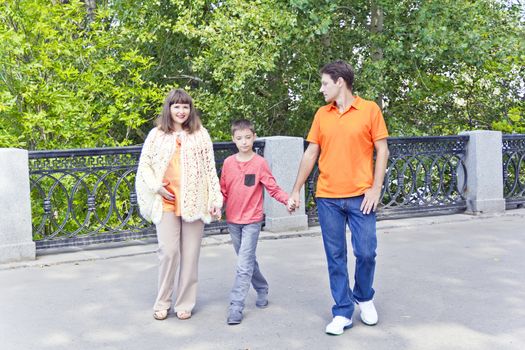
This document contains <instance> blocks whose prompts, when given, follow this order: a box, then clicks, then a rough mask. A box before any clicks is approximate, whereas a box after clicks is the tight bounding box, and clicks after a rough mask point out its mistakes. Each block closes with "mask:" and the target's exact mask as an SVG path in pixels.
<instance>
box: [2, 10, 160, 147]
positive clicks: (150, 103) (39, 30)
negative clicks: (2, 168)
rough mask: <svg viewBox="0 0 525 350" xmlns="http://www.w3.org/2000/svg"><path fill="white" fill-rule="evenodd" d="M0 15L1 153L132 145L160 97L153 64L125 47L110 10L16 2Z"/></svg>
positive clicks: (137, 52)
mask: <svg viewBox="0 0 525 350" xmlns="http://www.w3.org/2000/svg"><path fill="white" fill-rule="evenodd" d="M1 6H2V11H1V12H0V79H1V82H2V84H1V85H0V120H1V123H0V146H10V147H13V146H14V147H25V148H29V149H38V148H48V149H49V148H71V147H94V146H102V145H126V144H129V143H130V142H132V141H133V142H134V141H135V140H136V139H137V138H139V137H137V134H136V133H137V132H141V129H140V126H141V125H142V124H144V123H145V122H147V121H148V117H149V115H150V114H151V112H152V111H154V110H156V109H157V106H156V103H157V101H158V100H159V98H160V97H159V96H161V93H160V89H159V87H158V86H157V85H156V84H155V83H153V82H149V81H145V80H144V79H143V77H142V73H143V72H144V71H145V70H147V69H150V68H151V67H152V65H153V61H152V59H151V57H148V56H144V55H142V53H141V52H139V51H138V50H136V49H134V48H133V47H130V46H129V45H128V43H127V42H126V41H124V40H122V39H125V36H124V35H122V34H123V33H125V28H122V27H120V26H118V24H117V22H115V19H114V17H112V15H111V13H110V11H108V9H107V8H105V7H101V8H97V9H96V11H95V10H94V9H93V8H92V7H91V8H89V7H87V6H86V4H84V3H83V2H81V1H68V2H55V3H49V1H43V0H24V1H19V0H12V1H7V2H2V3H1Z"/></svg>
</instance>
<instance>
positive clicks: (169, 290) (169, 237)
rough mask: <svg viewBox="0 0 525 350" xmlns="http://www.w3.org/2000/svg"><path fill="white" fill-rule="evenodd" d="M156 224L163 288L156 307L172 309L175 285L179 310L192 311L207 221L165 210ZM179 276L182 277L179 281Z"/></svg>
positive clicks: (158, 308)
mask: <svg viewBox="0 0 525 350" xmlns="http://www.w3.org/2000/svg"><path fill="white" fill-rule="evenodd" d="M156 227H157V240H158V242H159V250H158V257H159V260H160V266H159V284H158V288H159V292H158V295H157V300H156V301H155V305H154V306H153V309H154V310H155V311H157V310H167V309H169V308H170V307H171V306H172V296H173V291H174V289H175V293H176V294H175V304H174V305H173V306H174V309H175V311H190V312H191V311H192V310H193V307H194V306H195V301H196V299H197V279H198V265H199V254H200V248H201V241H202V233H203V230H204V223H203V222H202V221H201V220H197V221H194V222H186V221H184V220H182V219H181V217H180V216H176V215H175V213H173V212H163V213H162V220H161V221H160V223H159V224H158V225H156ZM177 270H179V271H178V272H179V273H178V274H177ZM175 277H178V278H177V280H176V281H175Z"/></svg>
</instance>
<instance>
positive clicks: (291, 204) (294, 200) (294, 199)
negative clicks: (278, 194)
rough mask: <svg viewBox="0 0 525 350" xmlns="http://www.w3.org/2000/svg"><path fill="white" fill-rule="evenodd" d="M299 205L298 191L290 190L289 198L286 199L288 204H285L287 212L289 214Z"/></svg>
mask: <svg viewBox="0 0 525 350" xmlns="http://www.w3.org/2000/svg"><path fill="white" fill-rule="evenodd" d="M300 206H301V200H300V199H299V192H292V193H291V194H290V198H289V199H288V204H287V205H286V209H288V212H289V213H290V214H291V213H293V212H294V211H295V210H296V209H299V207H300Z"/></svg>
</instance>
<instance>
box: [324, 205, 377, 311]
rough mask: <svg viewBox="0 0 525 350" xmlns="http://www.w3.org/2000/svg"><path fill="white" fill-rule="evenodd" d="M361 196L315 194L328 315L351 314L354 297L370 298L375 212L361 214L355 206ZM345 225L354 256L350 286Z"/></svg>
mask: <svg viewBox="0 0 525 350" xmlns="http://www.w3.org/2000/svg"><path fill="white" fill-rule="evenodd" d="M363 198H364V196H362V195H361V196H357V197H349V198H317V200H316V202H317V212H318V217H319V223H320V225H321V231H322V235H323V244H324V250H325V253H326V260H327V262H328V273H329V275H330V289H331V291H332V297H333V298H334V301H335V305H334V306H333V307H332V315H333V316H334V317H335V316H344V317H347V318H352V314H353V312H354V301H357V302H361V301H368V300H372V298H373V296H374V289H373V288H372V284H373V282H374V271H375V265H376V261H375V257H376V248H377V237H376V215H375V213H374V212H371V213H370V214H368V215H365V214H363V213H362V212H361V211H360V210H359V207H360V206H361V202H362V201H363ZM346 225H348V227H349V228H350V231H351V237H352V247H353V250H354V255H355V257H356V264H355V274H354V290H353V292H352V289H350V285H349V278H348V266H347V261H348V260H347V254H348V253H347V244H346Z"/></svg>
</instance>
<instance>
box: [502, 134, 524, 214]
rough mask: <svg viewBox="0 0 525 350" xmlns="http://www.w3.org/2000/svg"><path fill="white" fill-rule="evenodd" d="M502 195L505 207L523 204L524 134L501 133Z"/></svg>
mask: <svg viewBox="0 0 525 350" xmlns="http://www.w3.org/2000/svg"><path fill="white" fill-rule="evenodd" d="M503 196H504V197H505V202H506V205H507V208H510V207H520V206H523V205H524V204H525V135H503Z"/></svg>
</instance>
